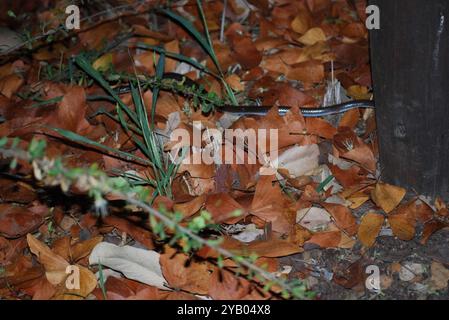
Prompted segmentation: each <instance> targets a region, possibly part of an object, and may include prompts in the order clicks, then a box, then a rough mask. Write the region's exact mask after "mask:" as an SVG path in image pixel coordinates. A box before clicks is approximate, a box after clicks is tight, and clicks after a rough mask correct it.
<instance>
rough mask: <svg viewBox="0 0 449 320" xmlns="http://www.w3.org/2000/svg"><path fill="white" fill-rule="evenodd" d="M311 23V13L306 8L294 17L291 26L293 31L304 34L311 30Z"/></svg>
mask: <svg viewBox="0 0 449 320" xmlns="http://www.w3.org/2000/svg"><path fill="white" fill-rule="evenodd" d="M311 24H312V18H311V17H310V14H309V13H308V12H307V11H306V10H301V11H299V12H298V14H297V15H296V17H295V18H294V19H293V21H292V23H291V27H292V29H293V31H295V32H297V33H299V34H304V33H305V32H306V31H307V30H309V28H310V25H311Z"/></svg>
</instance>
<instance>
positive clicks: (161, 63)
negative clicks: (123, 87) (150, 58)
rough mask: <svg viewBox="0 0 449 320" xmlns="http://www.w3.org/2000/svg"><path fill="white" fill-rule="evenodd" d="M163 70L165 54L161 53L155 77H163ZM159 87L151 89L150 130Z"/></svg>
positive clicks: (152, 124) (152, 126)
mask: <svg viewBox="0 0 449 320" xmlns="http://www.w3.org/2000/svg"><path fill="white" fill-rule="evenodd" d="M164 69H165V54H163V53H161V54H160V55H159V60H158V62H157V66H156V77H157V78H158V79H162V78H163V77H164ZM159 91H160V90H159V87H154V88H153V99H152V102H151V129H153V128H154V116H155V114H156V105H157V98H158V97H159Z"/></svg>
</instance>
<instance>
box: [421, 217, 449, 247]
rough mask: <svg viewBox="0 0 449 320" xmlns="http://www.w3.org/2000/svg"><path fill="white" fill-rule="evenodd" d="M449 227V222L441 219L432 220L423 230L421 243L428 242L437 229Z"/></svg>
mask: <svg viewBox="0 0 449 320" xmlns="http://www.w3.org/2000/svg"><path fill="white" fill-rule="evenodd" d="M447 227H449V224H447V223H444V222H442V221H439V220H430V221H428V222H427V223H426V224H425V225H424V230H423V232H422V238H421V241H420V242H421V244H423V245H424V244H426V243H427V241H428V240H429V238H430V237H431V236H432V235H433V234H434V233H435V232H437V231H439V230H441V229H444V228H447Z"/></svg>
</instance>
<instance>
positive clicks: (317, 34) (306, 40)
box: [298, 28, 326, 46]
mask: <svg viewBox="0 0 449 320" xmlns="http://www.w3.org/2000/svg"><path fill="white" fill-rule="evenodd" d="M298 41H299V42H301V43H302V44H305V45H308V46H311V45H314V44H315V43H317V42H319V41H326V34H325V33H324V31H323V29H321V28H312V29H309V30H308V31H307V32H306V33H305V34H304V35H303V36H301V37H300V38H299V39H298Z"/></svg>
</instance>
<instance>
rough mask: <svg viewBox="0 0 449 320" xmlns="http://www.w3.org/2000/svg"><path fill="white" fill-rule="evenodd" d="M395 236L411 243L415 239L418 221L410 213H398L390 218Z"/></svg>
mask: <svg viewBox="0 0 449 320" xmlns="http://www.w3.org/2000/svg"><path fill="white" fill-rule="evenodd" d="M387 219H388V222H389V224H390V227H391V229H392V230H393V234H394V235H395V236H396V237H398V238H399V239H401V240H405V241H409V240H412V239H413V238H414V237H415V227H416V219H415V217H413V216H410V215H409V214H408V212H397V213H394V214H391V215H389V216H388V218H387Z"/></svg>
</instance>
